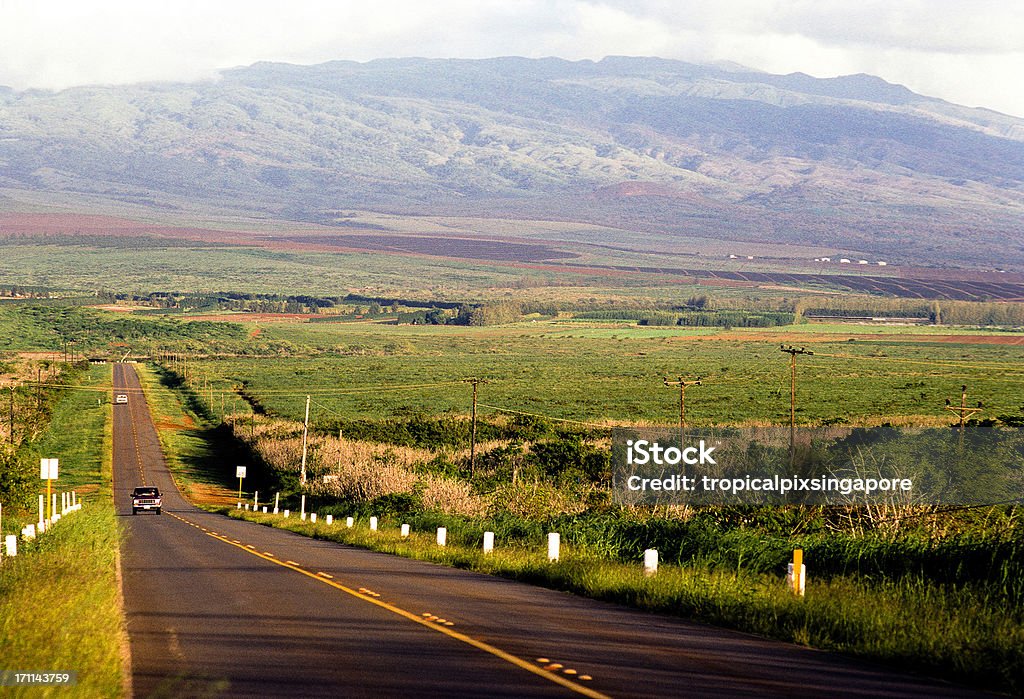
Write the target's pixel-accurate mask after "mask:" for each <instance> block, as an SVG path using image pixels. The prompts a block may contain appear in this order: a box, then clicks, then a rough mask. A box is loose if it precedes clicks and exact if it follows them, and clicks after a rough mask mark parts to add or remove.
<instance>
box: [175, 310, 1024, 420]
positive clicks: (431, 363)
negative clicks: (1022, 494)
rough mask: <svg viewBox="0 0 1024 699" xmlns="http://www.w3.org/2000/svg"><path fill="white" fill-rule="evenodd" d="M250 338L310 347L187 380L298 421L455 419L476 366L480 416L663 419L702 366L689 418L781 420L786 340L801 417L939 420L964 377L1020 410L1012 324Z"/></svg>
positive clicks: (321, 327) (338, 327)
mask: <svg viewBox="0 0 1024 699" xmlns="http://www.w3.org/2000/svg"><path fill="white" fill-rule="evenodd" d="M844 329H845V330H846V331H847V332H843V330H844ZM901 330H902V331H903V332H901ZM875 332H877V333H878V334H877V335H875V334H871V333H875ZM259 333H260V335H259V337H260V339H261V340H264V341H272V342H277V343H279V344H283V343H287V344H289V345H291V346H297V347H305V348H308V349H309V350H312V351H313V352H315V356H305V357H302V356H296V357H285V358H274V359H261V358H255V357H254V358H245V359H240V358H220V359H210V360H196V361H191V362H190V363H189V372H190V381H189V383H190V385H191V386H192V387H193V388H194V389H197V390H200V391H206V392H207V393H209V392H211V391H212V392H213V394H217V395H219V394H221V393H222V392H223V393H224V394H225V395H226V400H227V403H226V406H227V410H228V411H229V412H230V411H231V409H233V408H235V407H238V406H239V404H240V401H236V396H237V391H238V390H242V389H244V392H245V394H246V396H248V397H249V398H250V399H252V400H254V401H256V402H257V403H258V404H259V406H260V408H261V409H264V410H266V411H268V412H270V413H272V414H275V415H279V416H282V417H290V418H293V419H298V418H301V416H302V415H301V413H302V410H303V407H304V400H305V395H306V394H307V393H308V394H311V395H313V396H314V401H315V403H316V406H318V407H315V408H314V411H313V413H314V416H317V417H321V418H327V419H331V418H342V419H381V418H388V417H400V416H410V415H421V416H422V415H441V414H457V415H465V414H467V413H468V407H469V395H470V388H469V386H468V385H464V384H461V382H463V381H464V380H465V379H467V378H473V377H476V378H481V379H486V380H487V381H489V383H488V384H486V385H484V386H481V388H480V402H481V406H482V407H481V411H482V414H488V413H495V412H500V410H498V409H499V408H500V409H504V410H507V411H509V412H510V413H511V414H514V413H515V412H522V413H529V414H536V415H543V416H546V417H549V418H553V419H556V420H574V421H582V422H588V423H597V424H622V423H630V424H634V423H635V424H674V421H675V420H677V419H678V392H677V391H670V390H668V389H667V388H665V387H664V386H663V385H662V379H663V377H665V376H669V377H678V376H686V377H688V378H690V379H695V378H696V377H698V376H699V377H701V378H702V381H703V385H702V386H700V387H697V388H694V389H692V390H691V391H690V392H689V393H688V394H687V420H688V422H692V423H693V424H696V425H700V424H704V425H708V424H749V423H761V424H763V423H770V424H785V423H786V422H788V416H789V380H790V378H789V365H788V359H789V355H788V354H785V353H783V352H780V351H779V345H780V343H798V344H801V345H806V346H807V348H808V349H809V350H810V351H813V352H814V355H813V356H806V357H800V359H799V362H798V389H797V393H798V402H797V421H798V423H800V424H808V425H817V424H822V423H823V422H839V423H853V424H857V423H865V424H877V423H880V422H887V421H892V422H919V423H924V424H931V423H935V422H942V421H944V420H945V421H948V420H949V417H950V416H949V414H948V413H947V412H946V411H945V410H944V404H945V400H946V399H947V398H951V399H952V398H955V399H957V401H959V398H960V387H961V385H964V384H966V385H968V391H969V396H970V400H971V404H972V405H973V404H974V403H975V402H976V401H978V400H981V401H983V402H984V405H985V410H984V412H983V413H982V415H981V416H980V417H996V416H998V415H1018V414H1020V412H1021V410H1022V408H1024V406H1022V400H1021V398H1020V396H1021V388H1022V384H1024V361H1022V360H1024V346H1020V345H1019V344H1016V343H1017V341H1019V340H1020V339H1021V336H1020V335H1014V334H1009V333H1007V334H1005V335H1004V334H997V335H992V334H991V333H989V334H988V335H971V334H964V335H962V336H961V335H958V334H955V333H952V334H951V333H950V332H948V330H947V331H945V332H944V334H942V335H934V336H933V335H931V334H930V333H928V332H921V331H920V329H918V328H902V329H899V328H893V327H885V328H864V327H860V326H831V327H827V328H821V329H819V326H808V325H802V326H792V327H786V328H768V329H764V330H760V331H757V330H744V331H731V332H723V331H722V330H721V329H713V328H696V329H686V328H657V327H652V328H645V327H635V326H614V325H613V326H608V325H603V326H602V325H599V324H583V323H563V322H558V321H549V322H537V323H527V324H517V325H510V326H502V327H495V328H488V327H484V328H474V327H452V326H388V325H370V324H339V323H331V324H308V323H303V324H292V323H287V322H278V323H273V324H269V325H261V326H260V328H259ZM1007 341H1010V342H1013V344H1003V343H1005V342H1007ZM213 394H210V395H213ZM214 403H219V401H218V400H215V401H214ZM215 407H217V406H216V405H215Z"/></svg>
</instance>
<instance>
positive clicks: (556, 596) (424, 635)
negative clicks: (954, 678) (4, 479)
mask: <svg viewBox="0 0 1024 699" xmlns="http://www.w3.org/2000/svg"><path fill="white" fill-rule="evenodd" d="M114 390H115V393H127V394H128V396H129V402H128V404H127V405H115V406H114V496H115V498H116V501H117V510H118V513H119V515H122V516H123V521H124V522H125V523H126V525H127V526H126V529H127V534H126V537H125V540H124V543H123V548H122V553H123V556H122V566H123V575H124V597H125V606H126V612H127V618H128V635H129V639H130V645H131V681H132V692H133V695H134V696H136V697H151V696H161V697H177V696H189V697H191V696H209V697H220V696H225V697H227V696H239V697H275V696H288V697H320V696H323V697H572V696H580V695H582V696H589V697H602V696H612V697H705V696H717V697H733V696H743V697H762V696H786V697H794V696H802V697H817V696H829V697H836V696H851V697H852V696H857V697H937V696H950V697H953V696H957V697H963V696H966V695H969V694H970V693H969V692H968V691H966V690H964V689H963V688H959V687H953V686H951V685H947V684H942V683H939V682H935V681H931V680H926V679H921V678H916V677H912V676H908V675H901V674H898V673H895V672H892V671H889V670H885V669H879V668H877V667H875V666H872V665H869V664H866V663H861V662H857V661H854V660H850V659H846V658H843V657H840V656H836V655H833V654H829V653H824V652H820V651H814V650H808V649H804V648H800V647H797V646H793V645H788V644H784V643H779V642H775V641H768V640H764V639H761V638H757V637H754V636H750V635H745V634H741V633H734V632H730V631H724V630H721V629H716V628H713V627H709V626H704V625H700V624H694V623H689V622H686V621H682V620H679V619H675V618H671V617H664V616H658V615H654V614H648V613H644V612H640V611H635V610H630V609H626V608H622V607H618V606H615V605H611V604H605V603H601V602H595V601H592V600H586V599H582V598H579V597H575V596H572V595H568V594H564V593H560V592H555V591H552V590H546V589H542V588H537V587H533V586H530V585H525V584H522V583H516V582H511V581H507V580H502V579H498V578H492V577H489V576H485V575H480V574H476V573H471V572H466V571H460V570H455V569H450V568H446V567H443V566H438V565H433V564H430V563H424V562H419V561H411V560H407V559H402V558H398V557H394V556H388V555H385V554H378V553H372V552H368V551H364V550H361V549H356V548H352V547H348V546H343V545H340V544H336V543H331V542H324V541H316V540H313V539H310V538H307V537H302V536H299V535H296V534H292V533H290V532H285V531H281V530H275V529H271V528H269V527H263V526H259V525H255V524H250V523H246V522H240V521H236V520H231V519H229V518H227V517H224V516H221V515H214V514H209V513H206V512H203V511H201V510H198V509H196V508H194V507H192V506H191V505H190V504H189V503H188V502H187V501H186V500H185V499H184V498H183V497H182V496H181V495H180V494H179V492H178V490H177V489H176V487H175V486H174V483H173V481H172V480H171V477H170V474H169V473H168V471H167V468H166V466H165V463H164V459H163V456H162V454H161V450H160V446H159V441H158V439H157V435H156V430H155V428H154V426H153V421H152V419H151V417H150V414H149V411H148V409H147V406H146V401H145V398H144V396H143V395H142V392H141V390H140V387H139V382H138V377H137V376H136V373H135V370H134V368H133V367H132V365H130V364H117V365H115V366H114ZM226 467H227V468H233V465H231V466H226ZM137 485H156V486H158V487H159V488H160V490H161V491H163V493H164V507H163V514H161V515H156V514H153V513H140V514H138V515H135V516H133V515H132V514H131V500H130V497H129V494H130V492H131V490H132V488H134V487H135V486H137Z"/></svg>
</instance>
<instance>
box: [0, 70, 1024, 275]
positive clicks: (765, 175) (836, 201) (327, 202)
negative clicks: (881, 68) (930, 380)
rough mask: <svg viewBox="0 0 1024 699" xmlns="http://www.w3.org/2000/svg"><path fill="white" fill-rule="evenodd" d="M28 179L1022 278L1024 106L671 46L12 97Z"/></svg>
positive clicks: (5, 109)
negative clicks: (582, 229)
mask: <svg viewBox="0 0 1024 699" xmlns="http://www.w3.org/2000/svg"><path fill="white" fill-rule="evenodd" d="M24 192H34V193H40V192H41V193H54V194H58V193H59V194H61V195H62V196H64V197H68V196H70V197H78V198H80V199H81V201H82V202H87V203H88V206H96V205H97V202H110V203H112V204H116V203H119V202H120V203H128V204H131V205H134V206H141V207H144V208H151V209H153V210H155V211H162V212H165V213H167V214H168V215H169V216H173V215H174V214H175V212H176V211H181V210H185V209H190V208H195V207H201V208H203V209H205V210H212V211H222V212H238V213H248V214H255V215H259V216H263V217H270V218H272V219H275V220H281V221H288V220H297V221H307V222H309V221H312V222H318V223H325V224H328V225H341V224H344V223H345V222H346V219H345V218H344V217H343V216H342V212H344V211H345V210H351V209H362V210H372V211H380V212H387V213H398V214H404V215H410V216H415V215H438V214H444V215H467V216H482V217H501V218H512V219H520V220H525V219H554V220H565V221H576V222H583V223H593V224H595V225H600V226H614V227H617V228H621V229H624V230H627V231H632V232H635V233H636V234H637V235H636V239H637V241H639V242H637V245H638V246H640V247H642V246H643V243H642V240H643V238H644V236H643V235H642V234H645V233H646V234H656V235H657V238H658V239H659V240H664V239H665V236H669V237H671V236H679V237H680V238H687V239H689V238H696V239H714V240H736V241H747V242H764V243H792V244H799V245H810V246H818V247H823V248H835V249H837V250H840V249H841V250H859V251H865V252H871V253H874V254H878V255H885V256H887V257H888V258H889V259H892V260H894V261H896V262H902V263H904V264H914V265H919V266H939V267H942V266H962V267H973V268H982V269H984V268H992V267H1000V268H1014V269H1018V270H1021V269H1024V235H1022V234H1024V225H1022V214H1024V119H1020V118H1016V117H1012V116H1008V115H1004V114H999V113H996V112H993V111H989V110H984V109H972V108H967V107H962V106H958V105H954V104H951V103H948V102H944V101H942V100H938V99H935V98H930V97H926V96H921V95H917V94H915V93H913V92H911V91H910V90H908V89H906V88H904V87H902V86H899V85H893V84H890V83H887V82H885V81H883V80H881V79H879V78H876V77H872V76H868V75H852V76H846V77H840V78H832V79H816V78H812V77H810V76H807V75H803V74H792V75H771V74H767V73H761V72H756V71H751V70H748V69H745V68H741V67H739V66H732V65H717V66H706V65H693V64H688V63H682V62H678V61H670V60H662V59H654V58H624V57H619V58H606V59H604V60H602V61H599V62H591V61H578V62H570V61H564V60H560V59H553V58H552V59H525V58H501V59H488V60H432V59H431V60H428V59H391V60H377V61H372V62H369V63H354V62H344V61H340V62H331V63H325V64H321V65H314V66H297V65H288V64H279V63H258V64H255V65H252V66H249V67H244V68H238V69H234V70H228V71H225V72H224V73H223V74H222V75H221V77H220V79H218V80H215V81H209V82H202V83H190V84H185V83H152V84H137V85H128V86H89V87H77V88H72V89H67V90H63V91H59V92H45V91H36V90H30V91H21V92H18V91H14V90H11V89H8V88H0V195H2V196H4V197H5V198H3V199H0V208H5V209H8V210H10V209H16V208H17V202H18V201H19V193H24ZM83 205H85V204H83ZM592 242H597V243H600V242H602V241H600V240H595V241H592Z"/></svg>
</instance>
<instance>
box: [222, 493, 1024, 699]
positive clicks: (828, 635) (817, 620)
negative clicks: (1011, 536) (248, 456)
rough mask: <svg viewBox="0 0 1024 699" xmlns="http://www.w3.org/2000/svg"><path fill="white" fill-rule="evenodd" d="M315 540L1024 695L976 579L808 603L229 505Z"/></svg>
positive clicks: (1018, 662) (779, 593)
mask: <svg viewBox="0 0 1024 699" xmlns="http://www.w3.org/2000/svg"><path fill="white" fill-rule="evenodd" d="M220 511H221V512H223V513H225V514H228V515H229V516H231V517H233V518H236V519H246V520H249V521H254V522H258V523H261V524H265V525H268V526H274V527H278V528H282V529H287V530H289V531H293V532H297V533H300V534H303V535H306V536H313V537H317V538H322V539H327V540H331V541H337V542H341V543H345V544H351V545H354V546H359V547H362V548H367V549H370V550H374V551H381V552H384V553H390V554H395V555H399V556H405V557H408V558H416V559H420V560H426V561H431V562H434V563H440V564H443V565H449V566H455V567H458V568H465V569H468V570H474V571H478V572H481V573H487V574H490V575H499V576H502V577H507V578H511V579H515V580H520V581H524V582H528V583H532V584H536V585H542V586H545V587H550V588H553V589H558V590H565V591H568V592H573V593H576V594H579V595H582V596H585V597H592V598H595V599H602V600H607V601H610V602H616V603H620V604H626V605H629V606H632V607H637V608H640V609H645V610H648V611H652V612H658V613H664V614H672V615H676V616H682V617H686V618H689V619H696V620H699V621H704V622H708V623H712V624H715V625H718V626H724V627H728V628H734V629H739V630H742V631H746V632H750V633H755V634H759V635H762V636H766V637H770V638H776V639H779V640H783V641H789V642H794V643H799V644H802V645H807V646H811V647H815V648H821V649H824V650H831V651H837V652H842V653H845V654H848V655H853V656H858V657H861V658H865V659H869V660H872V661H876V662H881V663H884V664H887V665H891V666H893V667H895V668H898V669H900V670H903V671H908V670H909V671H915V672H919V673H922V674H927V675H931V676H934V677H940V678H944V679H948V680H951V681H954V682H962V683H965V684H970V685H971V686H975V687H983V688H989V689H995V690H1002V691H1011V692H1015V693H1020V692H1021V691H1024V684H1022V682H1024V680H1022V678H1024V650H1022V649H1024V619H1021V618H1019V614H1014V613H1012V612H1010V611H1009V610H1006V609H1003V608H1001V607H1000V606H999V605H996V604H993V603H992V602H991V600H988V599H987V598H985V597H984V596H983V595H979V594H978V592H977V591H975V590H972V589H971V588H969V587H961V588H955V587H953V586H943V585H936V584H933V583H929V582H926V581H923V580H909V581H908V580H902V581H871V580H866V579H856V578H852V577H837V578H832V579H831V580H828V581H815V580H813V579H812V581H811V583H810V584H809V585H808V592H807V596H806V598H805V599H803V600H801V599H798V598H796V597H795V596H793V595H792V594H791V593H790V592H789V591H788V590H787V589H786V588H785V586H784V584H783V582H782V580H780V579H779V578H778V577H777V576H774V575H764V574H756V573H750V572H744V571H732V570H723V569H711V568H708V567H703V566H674V565H673V566H669V565H662V566H661V567H660V569H659V571H658V573H657V575H655V576H651V577H647V576H645V575H644V574H643V572H642V570H641V566H640V564H639V562H637V564H635V565H628V564H624V563H620V562H613V561H609V560H606V559H603V558H601V557H598V556H596V555H593V554H588V553H585V552H582V551H574V550H573V549H571V548H568V547H566V546H564V545H563V547H562V557H561V560H560V561H559V562H558V563H554V564H552V563H549V562H548V561H547V560H546V556H545V552H544V549H543V546H542V542H541V543H539V544H538V546H537V547H536V548H535V549H525V548H522V547H506V548H501V545H500V542H496V543H497V547H498V548H496V550H495V551H494V552H493V553H491V554H486V555H485V554H484V553H483V552H482V551H481V550H480V548H479V547H478V545H475V544H473V545H470V544H469V543H468V542H453V541H452V540H451V538H449V545H448V546H446V547H444V548H442V547H439V546H437V544H436V541H435V536H434V532H413V533H412V534H411V535H410V536H409V537H408V538H407V539H403V538H402V537H401V536H400V534H399V532H398V528H399V522H397V521H389V520H386V519H382V521H381V527H380V531H377V532H373V531H370V530H369V529H368V528H367V526H366V524H365V523H361V526H357V527H354V528H352V529H349V528H346V527H345V525H344V524H343V523H339V522H338V521H336V522H335V523H334V524H333V525H330V526H328V525H327V524H326V523H325V522H324V521H323V520H322V519H321V521H320V522H317V523H316V524H312V523H311V522H309V521H305V522H303V521H301V520H300V519H299V518H298V517H294V516H293V517H290V518H288V519H285V518H284V517H282V516H280V515H278V516H274V515H269V514H268V515H264V514H259V513H253V512H246V511H238V510H235V509H232V508H225V509H222V510H220Z"/></svg>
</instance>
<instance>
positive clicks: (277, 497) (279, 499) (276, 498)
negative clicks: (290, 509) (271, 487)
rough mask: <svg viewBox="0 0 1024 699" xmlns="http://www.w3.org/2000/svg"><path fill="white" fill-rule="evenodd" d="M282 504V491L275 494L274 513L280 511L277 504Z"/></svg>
mask: <svg viewBox="0 0 1024 699" xmlns="http://www.w3.org/2000/svg"><path fill="white" fill-rule="evenodd" d="M280 504H281V493H278V494H277V495H275V496H274V514H275V515H276V514H277V513H278V509H277V506H278V505H280Z"/></svg>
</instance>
